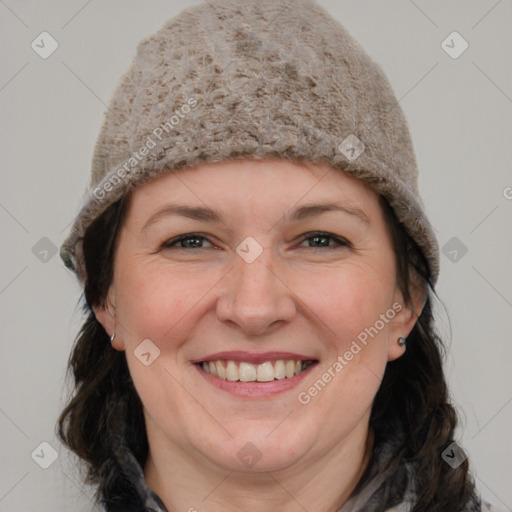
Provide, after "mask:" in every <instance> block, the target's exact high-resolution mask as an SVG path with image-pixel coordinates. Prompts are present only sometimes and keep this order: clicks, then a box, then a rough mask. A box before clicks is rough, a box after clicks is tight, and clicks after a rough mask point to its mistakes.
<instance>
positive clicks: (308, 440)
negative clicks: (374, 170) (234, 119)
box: [95, 160, 424, 512]
mask: <svg viewBox="0 0 512 512" xmlns="http://www.w3.org/2000/svg"><path fill="white" fill-rule="evenodd" d="M327 202H343V203H347V202H350V203H351V204H352V205H357V207H358V208H359V209H360V210H362V211H363V212H364V214H365V215H366V217H367V218H368V220H369V223H368V224H367V223H365V222H363V221H362V220H360V219H359V218H358V217H357V216H355V215H350V214H347V213H344V212H341V211H331V212H324V213H321V214H319V215H316V216H313V217H310V218H307V219H302V220H300V221H296V222H289V221H288V220H286V217H285V215H288V214H290V212H291V211H292V210H294V209H296V208H297V207H299V206H303V205H305V204H309V203H322V204H324V203H327ZM178 203H180V204H188V205H193V206H208V207H210V208H213V209H215V210H217V211H218V212H219V213H220V214H221V215H222V217H223V222H221V223H212V222H207V221H205V220H193V219H189V218H185V217H181V216H171V215H162V216H160V217H159V218H158V219H156V220H155V221H154V222H153V223H151V224H150V225H149V227H147V228H146V229H144V225H145V224H146V223H147V222H148V219H150V218H151V217H152V216H153V215H154V214H155V213H156V212H157V211H159V210H161V209H162V208H163V207H164V206H166V205H172V204H178ZM314 231H322V232H327V233H329V234H331V235H332V236H334V237H339V238H341V239H343V240H346V241H348V242H349V244H350V245H348V246H347V245H338V244H337V243H336V239H335V238H334V239H333V238H327V239H325V238H321V241H320V243H319V242H318V241H316V242H315V240H314V238H313V239H312V238H309V239H308V238H307V236H312V235H311V234H310V233H311V232H314ZM185 233H202V234H203V235H204V236H205V237H206V239H200V240H199V241H197V240H190V239H189V240H188V242H187V241H185V242H184V243H181V244H180V243H179V242H178V243H177V244H175V246H174V247H167V248H165V247H162V246H163V244H164V243H165V242H168V241H169V240H172V239H173V238H175V237H177V236H178V235H182V234H185ZM249 236H251V237H253V238H254V239H255V240H256V241H257V242H258V243H259V245H260V246H261V247H262V249H263V252H262V254H261V255H260V256H259V257H258V258H257V259H256V260H255V261H254V262H252V263H247V262H246V261H245V260H244V259H242V258H241V257H240V256H239V255H238V254H237V252H236V248H237V247H238V246H239V244H240V243H241V242H242V241H243V240H244V239H245V238H246V237H249ZM192 238H194V237H192ZM322 244H327V245H328V247H323V246H322ZM201 245H202V248H197V246H199V247H201ZM394 303H399V304H400V305H402V306H403V307H402V309H401V310H400V311H399V312H398V313H397V314H396V316H394V318H393V319H392V320H391V321H389V322H387V323H385V325H384V327H383V328H382V329H381V330H380V331H379V332H378V334H377V335H375V336H374V337H373V338H369V342H368V343H367V345H366V346H364V347H363V348H362V350H361V351H360V352H359V353H358V354H357V355H355V356H354V358H353V359H352V360H351V361H350V362H348V364H346V366H344V368H343V370H342V371H340V372H338V373H336V376H335V377H334V378H332V379H331V380H330V382H329V383H328V384H327V385H326V386H325V387H324V388H323V389H322V390H321V391H320V392H318V394H316V396H314V397H313V398H311V400H310V401H309V403H307V404H302V403H300V402H299V401H298V398H297V397H298V394H299V392H302V391H305V390H306V391H307V390H308V388H309V387H311V386H312V385H313V384H314V383H315V382H316V381H317V380H318V379H319V378H321V376H322V374H324V373H325V372H326V371H328V369H329V368H332V366H333V364H334V362H335V361H336V360H337V357H338V356H339V355H343V354H345V353H346V351H347V350H349V348H350V346H351V343H352V342H353V340H355V339H357V336H358V335H359V334H360V333H361V332H362V331H364V329H365V328H368V327H370V326H373V325H375V322H376V321H377V320H378V319H379V318H380V315H381V314H383V313H385V312H386V311H388V310H390V309H391V308H392V305H393V304H394ZM423 303H424V297H423V296H422V295H420V294H419V293H417V294H416V295H415V296H414V306H413V307H412V308H408V307H406V306H405V304H403V298H402V295H401V292H400V290H399V288H398V286H397V284H396V262H395V255H394V251H393V247H392V241H391V235H390V233H389V230H388V227H387V226H386V223H385V220H384V216H383V213H382V211H381V208H380V205H379V203H378V195H377V194H376V193H375V192H374V191H373V189H371V188H370V187H369V186H368V185H367V184H366V183H364V182H362V181H360V180H357V179H355V178H353V177H351V176H349V175H348V174H346V173H344V172H342V171H339V170H334V169H331V168H330V167H328V166H326V165H308V166H301V165H298V164H294V163H291V162H288V161H278V160H266V161H253V160H239V161H234V162H233V161H230V162H222V163H216V164H205V165H201V166H198V167H195V168H189V169H184V170H180V171H178V172H176V173H175V172H170V173H168V174H166V175H164V176H162V177H158V178H155V179H153V180H152V181H150V182H148V183H146V184H144V185H142V186H139V187H138V188H136V189H135V190H134V191H133V192H132V194H131V196H130V199H129V206H128V212H127V217H126V219H125V222H124V224H123V226H122V228H121V231H120V234H119V238H118V244H117V248H116V254H115V260H114V278H113V282H112V285H111V287H110V290H109V293H108V297H107V301H106V304H105V306H102V307H97V308H95V313H96V316H97V318H98V319H99V321H100V322H101V323H102V324H103V326H104V328H105V330H106V332H107V333H109V334H111V333H113V332H115V333H116V336H115V340H114V348H115V349H117V350H125V351H126V357H127V361H128V365H129V369H130V373H131V376H132V378H133V381H134V384H135V387H136V389H137V392H138V393H139V395H140V398H141V400H142V403H143V407H144V415H145V419H146V425H147V434H148V442H149V447H150V454H149V457H148V460H147V463H146V465H145V468H144V471H145V477H146V481H147V482H148V485H149V487H150V488H151V489H152V490H154V491H155V492H156V493H157V494H158V495H159V496H160V497H161V498H162V500H163V502H164V503H165V505H166V507H167V508H168V509H169V511H178V510H180V511H185V510H198V511H203V510H208V511H213V512H216V511H221V510H222V511H224V512H225V511H235V510H237V511H238V510H248V511H253V512H259V511H265V512H267V511H268V510H275V511H283V512H288V511H299V510H301V511H302V510H304V509H306V510H316V511H321V512H324V511H325V512H330V511H336V510H338V509H339V508H340V507H341V506H342V505H343V504H344V503H345V502H346V501H347V500H348V498H349V497H350V494H351V493H352V491H353V489H354V488H355V486H356V484H357V482H358V480H359V479H360V477H361V476H362V474H363V472H364V470H365V469H366V467H367V465H368V464H369V462H370V459H369V454H370V452H371V447H372V438H371V435H369V434H370V431H369V429H368V422H369V417H370V411H371V405H372V401H373V399H374V397H375V394H376V393H377V390H378V388H379V385H380V382H381V380H382V377H383V374H384V370H385V367H386V363H387V362H388V361H391V360H394V359H396V358H398V357H400V356H401V355H402V354H403V352H404V350H405V349H404V348H403V347H401V346H400V345H399V344H398V343H397V339H398V337H400V336H407V335H408V334H409V332H410V331H411V330H412V328H413V327H414V324H415V322H416V319H417V316H418V314H419V313H420V312H421V307H422V305H423ZM145 339H150V340H151V341H152V343H154V345H156V346H157V347H158V348H159V350H160V355H159V357H158V358H156V359H155V360H154V362H152V364H150V365H149V366H145V365H143V364H141V362H140V360H139V359H138V358H137V357H136V356H135V354H134V351H135V349H136V348H137V346H138V345H139V344H140V343H141V341H142V340H145ZM223 350H245V351H248V352H265V351H272V350H282V351H289V352H294V353H300V354H307V355H310V356H311V358H312V359H317V360H318V361H319V363H318V364H317V365H316V366H315V367H314V368H312V369H311V371H310V373H309V374H308V375H307V377H306V378H305V379H304V380H303V381H302V382H301V383H300V385H299V386H298V387H297V388H294V389H292V390H289V391H286V392H285V393H282V394H280V395H277V396H274V397H270V398H268V397H267V398H265V399H252V398H251V399H242V398H240V397H236V396H233V395H231V394H229V393H227V392H225V391H221V390H219V389H217V388H216V387H214V386H212V385H211V384H210V383H208V382H207V381H206V380H205V379H204V378H203V377H202V376H201V375H200V373H199V372H198V369H197V368H196V367H195V366H194V365H193V364H191V361H192V360H197V359H201V358H202V357H205V356H207V355H208V354H212V353H214V352H218V351H223ZM331 371H332V370H331ZM248 442H251V443H252V444H253V445H254V446H255V447H256V448H257V450H258V451H259V453H260V454H261V458H260V459H259V460H258V462H257V463H256V464H255V465H254V466H252V467H250V468H249V467H246V465H244V463H243V462H242V461H241V460H240V459H239V458H238V457H237V453H238V451H239V450H240V449H241V448H242V447H244V446H245V445H246V443H248Z"/></svg>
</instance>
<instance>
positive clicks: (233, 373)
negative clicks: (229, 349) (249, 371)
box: [226, 361, 238, 381]
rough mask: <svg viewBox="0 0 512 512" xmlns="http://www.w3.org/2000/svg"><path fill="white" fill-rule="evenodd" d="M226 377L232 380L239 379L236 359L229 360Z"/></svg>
mask: <svg viewBox="0 0 512 512" xmlns="http://www.w3.org/2000/svg"><path fill="white" fill-rule="evenodd" d="M226 378H227V379H228V380H231V381H235V380H238V368H237V366H236V364H235V362H234V361H228V366H227V367H226Z"/></svg>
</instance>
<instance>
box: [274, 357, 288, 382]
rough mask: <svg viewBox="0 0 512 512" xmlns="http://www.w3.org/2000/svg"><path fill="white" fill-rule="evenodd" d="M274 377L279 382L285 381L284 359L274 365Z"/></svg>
mask: <svg viewBox="0 0 512 512" xmlns="http://www.w3.org/2000/svg"><path fill="white" fill-rule="evenodd" d="M274 377H275V378H276V379H279V380H281V379H284V378H285V377H286V371H285V369H284V361H283V360H282V359H279V361H276V364H275V365H274Z"/></svg>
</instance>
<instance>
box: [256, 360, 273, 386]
mask: <svg viewBox="0 0 512 512" xmlns="http://www.w3.org/2000/svg"><path fill="white" fill-rule="evenodd" d="M271 380H274V367H273V366H272V363H271V362H270V361H269V362H266V363H262V364H259V365H258V382H270V381H271Z"/></svg>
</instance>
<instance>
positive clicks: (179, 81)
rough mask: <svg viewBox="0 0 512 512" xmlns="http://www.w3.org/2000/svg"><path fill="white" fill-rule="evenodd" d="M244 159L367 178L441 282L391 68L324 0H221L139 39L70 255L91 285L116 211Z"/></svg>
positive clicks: (64, 253) (65, 252) (64, 251)
mask: <svg viewBox="0 0 512 512" xmlns="http://www.w3.org/2000/svg"><path fill="white" fill-rule="evenodd" d="M243 157H249V158H258V159H263V158H285V159H288V160H291V161H295V162H301V161H310V162H313V163H314V162H317V163H327V164H329V165H331V166H333V167H335V168H339V169H343V170H344V171H345V172H347V173H349V174H350V175H353V176H355V177H357V178H360V179H362V180H364V181H366V182H367V183H369V184H370V185H371V186H372V187H373V188H374V190H376V191H377V192H378V193H380V194H382V195H384V196H385V197H386V198H387V199H388V200H389V202H390V204H391V206H392V207H393V209H394V211H395V212H396V215H397V217H398V219H399V220H400V221H401V222H402V223H403V225H404V227H405V229H406V230H407V232H408V233H409V234H410V235H411V236H412V238H413V239H414V240H415V241H416V242H417V244H418V245H419V247H420V248H421V249H422V250H423V252H424V255H425V257H426V259H427V261H428V263H429V266H430V276H431V283H432V284H435V283H436V281H437V277H438V273H439V247H438V243H437V240H436V237H435V234H434V232H433V230H432V227H431V225H430V223H429V221H428V219H427V217H426V215H425V212H424V206H423V202H422V200H421V197H420V195H419V192H418V183H417V179H418V170H417V165H416V159H415V156H414V150H413V146H412V142H411V139H410V135H409V130H408V126H407V122H406V120H405V118H404V115H403V112H402V110H401V108H400V106H399V105H398V102H397V100H396V97H395V95H394V93H393V91H392V89H391V86H390V84H389V82H388V80H387V78H386V77H385V75H384V73H383V71H382V70H381V68H380V67H379V66H378V65H377V64H375V63H374V62H373V61H372V60H371V59H370V58H369V57H368V56H367V55H366V53H365V52H364V50H363V49H362V48H361V46H360V45H359V44H358V43H357V42H356V41H355V40H354V39H353V38H352V37H351V36H350V35H349V34H348V33H347V31H346V30H345V29H344V28H343V27H342V26H341V25H340V23H339V22H338V21H337V20H335V19H334V18H332V17H331V16H330V15H329V14H328V13H327V12H326V11H325V10H324V9H323V8H321V7H320V6H318V5H317V4H316V3H315V2H314V1H312V0H293V1H287V2H284V1H282V0H264V1H262V0H208V2H205V3H203V4H201V5H199V6H196V7H192V8H189V9H186V10H184V11H183V12H181V13H180V14H179V15H178V16H177V17H175V18H173V19H171V20H169V21H168V22H167V23H166V24H165V25H164V26H163V28H162V29H160V30H159V31H158V32H157V33H156V34H154V35H152V36H151V37H149V38H148V39H146V40H144V41H142V42H141V43H140V44H139V47H138V51H137V56H136V58H135V59H134V62H133V64H132V66H131V67H130V69H129V70H128V72H127V73H126V74H125V75H124V76H123V78H122V80H121V83H120V85H119V86H118V88H117V90H116V92H115V94H114V97H113V98H112V100H111V102H110V107H109V110H108V112H107V113H106V119H105V122H104V125H103V127H102V129H101V133H100V135H99V138H98V141H97V144H96V149H95V153H94V157H93V162H92V176H91V182H90V187H89V189H88V191H87V197H86V201H85V204H84V206H83V207H82V209H81V211H80V213H79V214H78V216H77V218H76V220H75V222H74V224H73V226H72V229H71V232H70V234H69V236H68V238H67V239H66V240H65V241H64V243H63V244H62V247H61V252H60V254H61V258H62V259H63V261H64V262H65V264H66V266H68V267H69V268H71V269H72V270H74V271H75V272H76V273H77V275H78V277H79V279H80V280H81V281H82V282H84V281H85V269H84V262H83V255H82V250H81V241H82V239H83V236H84V233H85V231H86V229H87V228H88V227H89V225H90V224H91V222H92V221H93V220H94V219H96V218H97V217H98V216H99V215H101V213H103V212H104V211H105V209H106V208H107V207H108V206H110V205H111V204H112V203H114V202H115V201H116V200H118V199H119V198H121V197H122V196H123V195H125V194H126V193H127V192H128V191H130V190H131V189H133V187H135V186H137V185H139V184H141V183H143V182H146V181H148V180H149V179H151V178H153V177H155V176H158V175H161V174H164V173H166V172H168V171H169V170H171V169H172V170H177V169H180V168H183V167H185V166H187V167H188V166H194V165H197V164H200V163H205V162H219V161H222V160H227V159H234V158H243Z"/></svg>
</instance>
